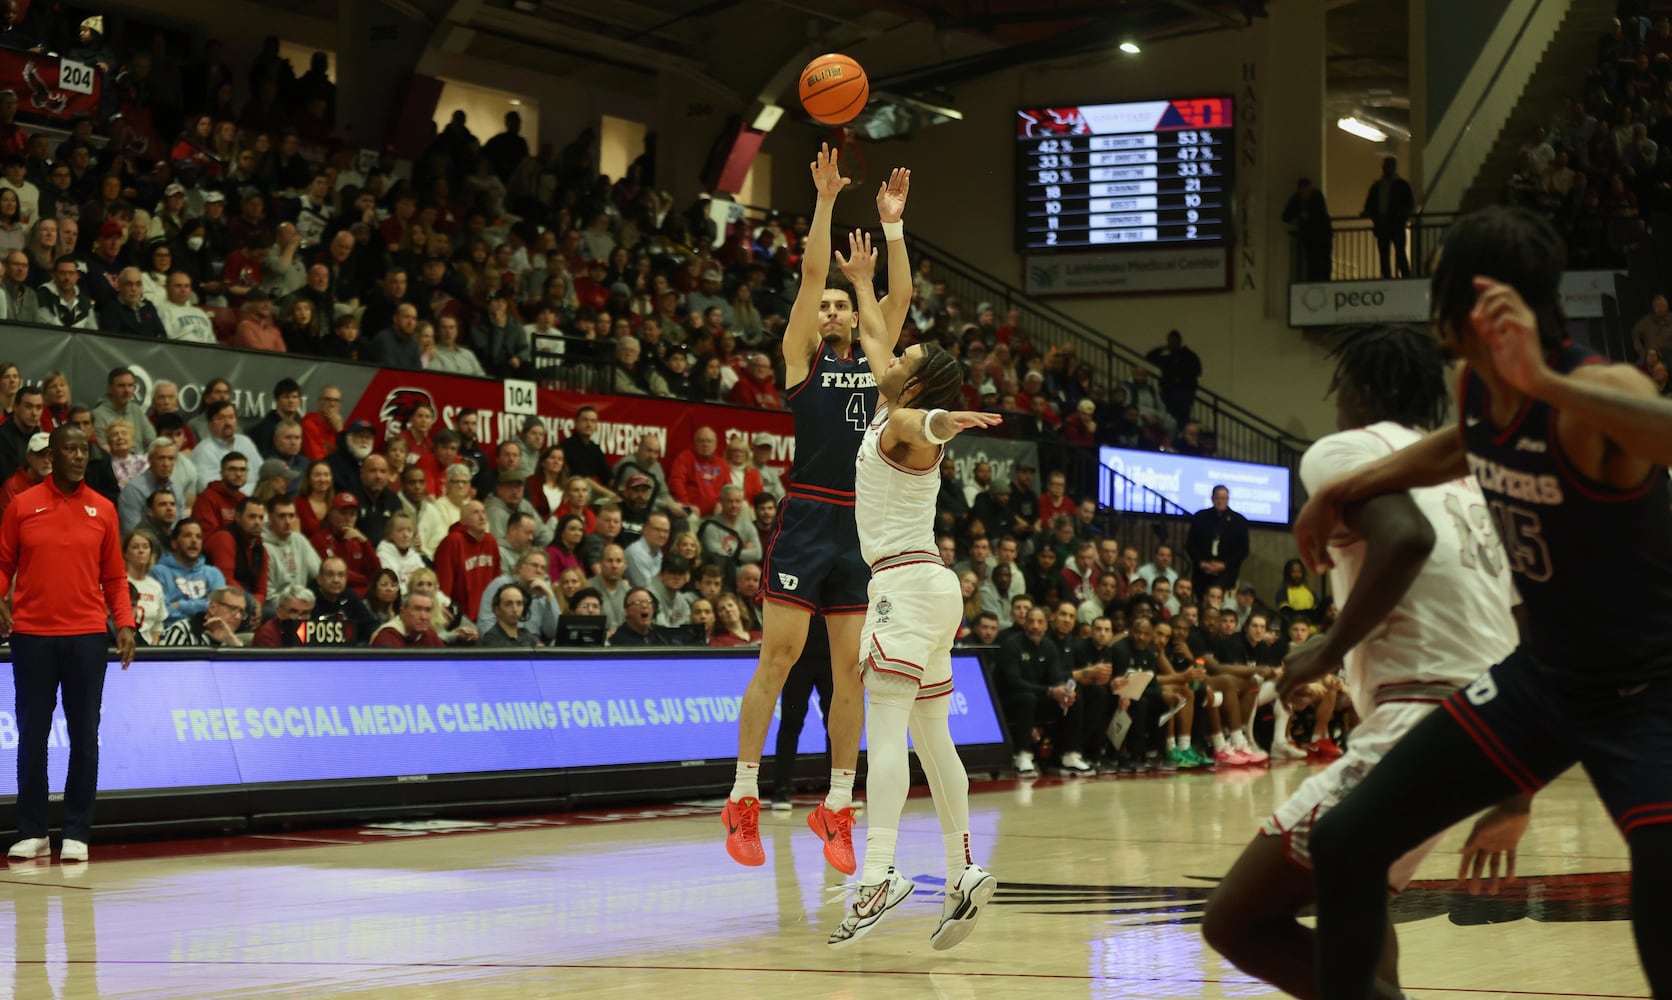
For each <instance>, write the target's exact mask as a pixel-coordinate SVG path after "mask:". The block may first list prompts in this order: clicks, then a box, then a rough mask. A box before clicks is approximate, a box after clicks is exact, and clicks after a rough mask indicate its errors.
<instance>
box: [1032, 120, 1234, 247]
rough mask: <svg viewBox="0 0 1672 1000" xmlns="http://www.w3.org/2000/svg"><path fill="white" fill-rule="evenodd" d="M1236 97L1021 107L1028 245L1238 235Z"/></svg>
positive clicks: (1178, 241)
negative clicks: (1234, 224) (1234, 205)
mask: <svg viewBox="0 0 1672 1000" xmlns="http://www.w3.org/2000/svg"><path fill="white" fill-rule="evenodd" d="M1231 103H1232V102H1231V99H1230V98H1229V97H1207V98H1189V99H1185V100H1173V101H1136V102H1133V103H1129V104H1084V105H1075V106H1070V107H1039V108H1023V109H1021V110H1019V111H1017V112H1016V167H1017V170H1016V172H1017V179H1018V183H1017V194H1018V206H1017V224H1016V232H1017V244H1018V249H1019V250H1020V251H1022V252H1024V253H1050V252H1053V251H1062V250H1079V251H1087V250H1092V251H1102V250H1119V249H1122V248H1140V247H1142V248H1154V247H1158V246H1167V247H1184V246H1189V245H1192V244H1207V245H1211V244H1224V243H1227V242H1229V241H1230V239H1231V193H1232V191H1233V190H1234V186H1233V183H1232V168H1233V165H1234V163H1235V158H1234V157H1233V155H1232V153H1233V139H1234V138H1235V136H1234V132H1233V125H1234V123H1233V121H1232V115H1231V111H1232V108H1231Z"/></svg>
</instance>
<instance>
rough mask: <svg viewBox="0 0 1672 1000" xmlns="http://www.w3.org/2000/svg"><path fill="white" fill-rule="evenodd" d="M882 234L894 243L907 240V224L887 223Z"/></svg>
mask: <svg viewBox="0 0 1672 1000" xmlns="http://www.w3.org/2000/svg"><path fill="white" fill-rule="evenodd" d="M882 234H883V236H884V237H886V238H887V239H888V242H890V243H892V242H894V241H895V240H903V239H905V238H906V224H905V223H904V222H885V223H883V224H882Z"/></svg>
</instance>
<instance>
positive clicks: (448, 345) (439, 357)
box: [427, 315, 487, 375]
mask: <svg viewBox="0 0 1672 1000" xmlns="http://www.w3.org/2000/svg"><path fill="white" fill-rule="evenodd" d="M427 367H428V370H429V371H432V372H440V373H443V374H450V375H486V374H487V373H486V372H484V371H483V370H482V362H481V361H479V360H477V358H476V355H475V354H473V353H472V352H471V351H470V350H469V349H468V348H466V347H464V346H463V345H461V344H460V343H459V320H458V317H457V316H448V315H443V316H439V317H437V318H436V321H435V354H433V355H432V356H431V357H430V363H429V365H428V366H427Z"/></svg>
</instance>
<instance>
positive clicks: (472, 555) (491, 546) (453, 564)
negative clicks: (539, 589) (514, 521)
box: [435, 500, 520, 621]
mask: <svg viewBox="0 0 1672 1000" xmlns="http://www.w3.org/2000/svg"><path fill="white" fill-rule="evenodd" d="M435 573H436V577H437V578H438V580H439V582H440V585H441V592H442V593H444V594H446V595H447V598H448V600H450V601H452V603H453V607H454V608H456V609H457V610H458V611H459V613H460V614H462V615H464V617H465V618H467V619H469V620H471V621H474V620H475V619H476V616H477V613H478V612H479V611H480V598H481V596H482V591H483V589H484V588H486V587H487V585H488V583H489V581H491V580H492V579H493V578H494V577H496V576H498V575H499V542H498V540H497V539H495V538H494V536H493V535H492V534H491V533H489V531H488V512H487V510H486V508H484V507H483V506H482V502H481V501H479V500H469V501H466V502H465V504H464V507H463V508H462V510H461V512H460V515H459V522H458V523H457V524H455V525H453V527H452V529H451V530H450V531H449V532H448V533H447V537H446V538H445V539H443V540H442V542H441V544H440V545H439V546H437V547H436V551H435ZM519 614H520V609H519Z"/></svg>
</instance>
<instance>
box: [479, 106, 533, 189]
mask: <svg viewBox="0 0 1672 1000" xmlns="http://www.w3.org/2000/svg"><path fill="white" fill-rule="evenodd" d="M482 157H483V159H485V160H487V161H488V163H490V164H492V166H493V171H494V173H496V174H498V175H499V179H500V180H502V181H509V180H510V179H511V171H513V170H515V169H516V168H517V165H518V164H520V163H522V161H524V160H526V159H528V140H527V139H524V138H523V137H522V115H520V114H518V113H516V112H515V111H507V112H505V131H503V132H501V133H499V134H498V135H496V136H494V137H493V138H491V139H489V140H488V141H487V142H485V143H483V144H482Z"/></svg>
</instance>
